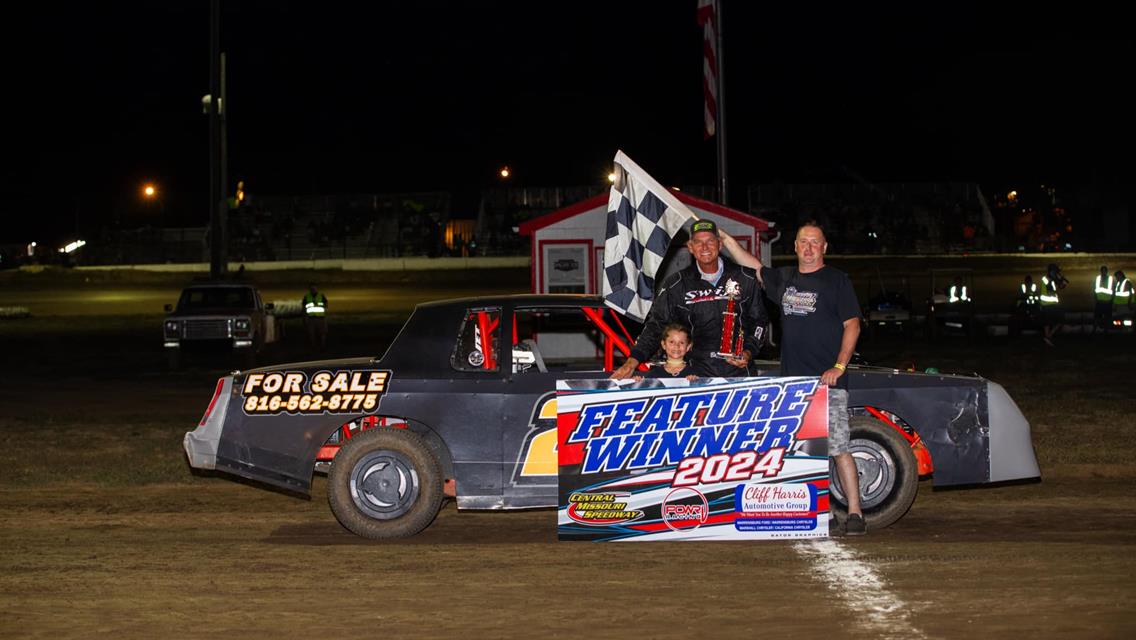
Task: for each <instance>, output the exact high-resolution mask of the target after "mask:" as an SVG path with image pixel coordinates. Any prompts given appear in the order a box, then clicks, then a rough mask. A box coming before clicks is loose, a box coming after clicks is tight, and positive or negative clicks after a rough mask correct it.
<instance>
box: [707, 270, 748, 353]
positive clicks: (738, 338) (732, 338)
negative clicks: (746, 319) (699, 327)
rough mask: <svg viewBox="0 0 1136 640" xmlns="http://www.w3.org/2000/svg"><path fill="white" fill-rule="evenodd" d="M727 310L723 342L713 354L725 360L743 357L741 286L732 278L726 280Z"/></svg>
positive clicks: (723, 323)
mask: <svg viewBox="0 0 1136 640" xmlns="http://www.w3.org/2000/svg"><path fill="white" fill-rule="evenodd" d="M725 289H726V310H725V311H723V312H722V342H721V344H720V345H718V353H714V354H711V355H713V356H714V357H715V358H722V359H723V360H736V359H738V358H740V357H741V354H742V343H743V342H744V339H743V336H744V333H745V332H744V331H743V330H742V323H741V320H739V319H738V296H739V295H741V287H740V286H738V283H736V282H734V281H733V280H732V279H730V280H726V286H725Z"/></svg>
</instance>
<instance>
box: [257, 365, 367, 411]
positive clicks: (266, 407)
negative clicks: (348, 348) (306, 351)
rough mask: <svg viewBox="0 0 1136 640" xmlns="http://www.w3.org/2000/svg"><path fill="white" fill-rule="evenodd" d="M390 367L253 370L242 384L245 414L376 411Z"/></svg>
mask: <svg viewBox="0 0 1136 640" xmlns="http://www.w3.org/2000/svg"><path fill="white" fill-rule="evenodd" d="M389 377H390V372H389V371H319V372H316V373H314V374H311V375H310V377H309V374H308V373H306V372H303V371H281V372H275V371H274V372H272V373H250V374H248V377H247V378H246V379H245V383H244V386H243V388H242V390H243V393H242V406H243V408H244V411H245V413H246V414H267V413H280V412H282V411H286V412H288V413H349V412H355V411H373V410H374V409H376V408H377V407H378V406H379V398H380V396H381V395H382V393H383V391H385V390H386V383H387V379H388V378H389Z"/></svg>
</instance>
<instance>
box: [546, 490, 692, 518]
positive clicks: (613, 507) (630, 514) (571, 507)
mask: <svg viewBox="0 0 1136 640" xmlns="http://www.w3.org/2000/svg"><path fill="white" fill-rule="evenodd" d="M630 497H631V494H628V493H610V492H609V493H602V492H596V493H592V492H587V491H580V492H576V493H573V494H572V495H570V496H568V511H567V513H568V517H569V518H571V519H572V521H573V522H578V523H580V524H586V525H588V526H591V527H606V526H609V525H613V524H623V523H624V522H631V521H632V520H638V519H639V518H642V517H643V512H642V511H641V510H639V509H629V508H628V506H627V499H628V498H630ZM704 502H705V501H704Z"/></svg>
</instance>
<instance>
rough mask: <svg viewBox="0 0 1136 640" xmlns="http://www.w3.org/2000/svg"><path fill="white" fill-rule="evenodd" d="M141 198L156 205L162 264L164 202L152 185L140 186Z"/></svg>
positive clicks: (164, 219)
mask: <svg viewBox="0 0 1136 640" xmlns="http://www.w3.org/2000/svg"><path fill="white" fill-rule="evenodd" d="M142 197H143V198H145V199H146V200H149V201H150V202H157V203H158V244H159V246H160V247H161V259H162V262H165V261H166V201H165V200H163V199H162V197H161V195H160V194H159V192H158V188H157V187H155V186H154V184H153V183H146V184H145V185H143V186H142Z"/></svg>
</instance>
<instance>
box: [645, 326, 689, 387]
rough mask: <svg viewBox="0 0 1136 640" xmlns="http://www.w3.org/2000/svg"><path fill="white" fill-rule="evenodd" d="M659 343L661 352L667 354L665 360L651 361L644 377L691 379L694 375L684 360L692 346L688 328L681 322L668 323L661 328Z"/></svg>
mask: <svg viewBox="0 0 1136 640" xmlns="http://www.w3.org/2000/svg"><path fill="white" fill-rule="evenodd" d="M660 344H661V346H662V347H663V353H665V354H667V360H666V362H665V363H662V364H658V363H652V364H651V368H650V369H648V370H647V373H646V377H648V378H686V379H687V380H693V379H694V378H695V377H696V376H694V375H692V374H691V370H690V364H689V363H687V361H686V354H687V353H689V352H690V348H691V347H693V346H694V343H693V342H691V340H690V329H687V328H686V326H685V325H681V324H668V325H667V326H666V327H665V328H664V329H663V339H662V341H661V342H660Z"/></svg>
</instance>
